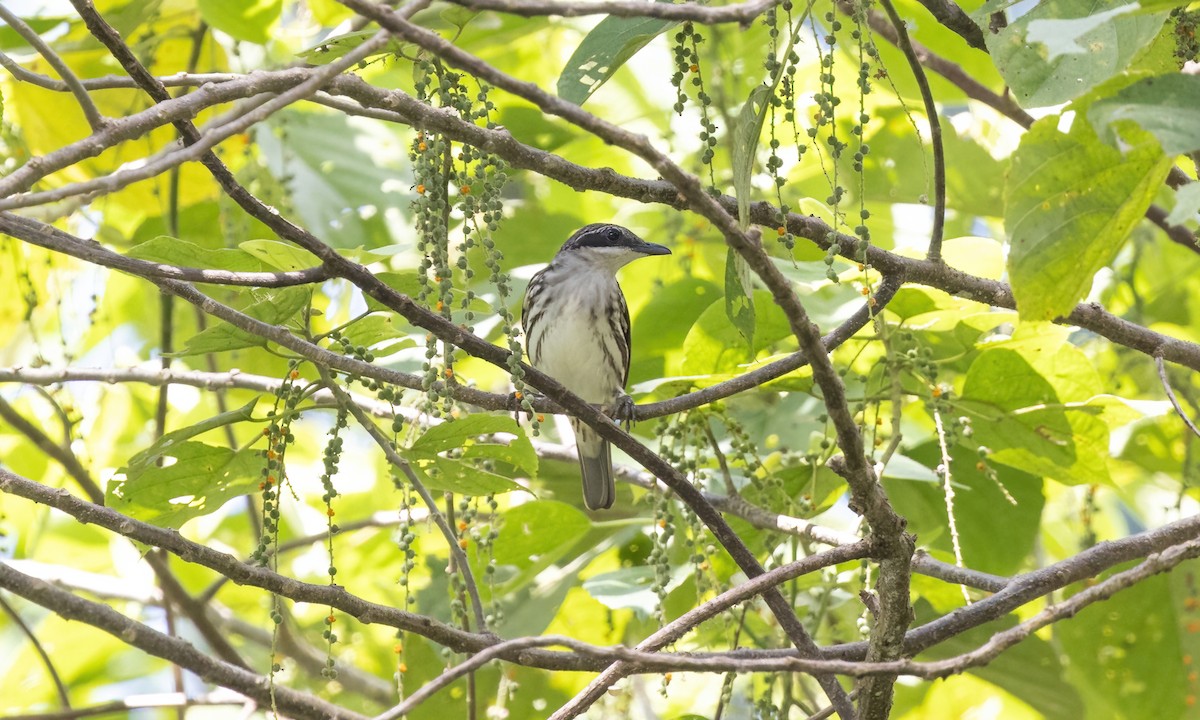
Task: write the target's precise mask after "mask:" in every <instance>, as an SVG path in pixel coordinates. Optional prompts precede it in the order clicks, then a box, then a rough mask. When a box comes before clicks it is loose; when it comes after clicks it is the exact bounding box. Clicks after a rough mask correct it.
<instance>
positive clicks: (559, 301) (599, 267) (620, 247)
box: [521, 223, 671, 510]
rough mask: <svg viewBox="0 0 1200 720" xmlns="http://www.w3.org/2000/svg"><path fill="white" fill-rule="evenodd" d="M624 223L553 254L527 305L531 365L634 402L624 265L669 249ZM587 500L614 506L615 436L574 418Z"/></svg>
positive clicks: (590, 395)
mask: <svg viewBox="0 0 1200 720" xmlns="http://www.w3.org/2000/svg"><path fill="white" fill-rule="evenodd" d="M670 254H671V251H670V250H669V249H668V248H666V247H664V246H662V245H655V244H654V243H648V242H646V241H645V240H642V239H641V238H639V237H638V236H637V235H634V234H633V233H632V232H630V231H629V230H627V229H625V228H623V227H621V226H620V225H610V224H606V223H598V224H594V225H588V226H587V227H584V228H582V229H580V230H579V231H577V232H576V233H575V234H574V235H572V236H571V239H569V240H567V242H565V243H564V244H563V246H562V248H560V249H559V251H558V254H557V255H555V256H554V260H552V261H551V262H550V264H549V265H548V266H546V268H545V269H544V270H542V271H541V272H539V273H538V274H536V275H534V276H533V279H532V280H530V282H529V289H528V290H527V291H526V292H525V303H524V305H523V307H522V311H521V312H522V315H521V317H522V324H523V325H524V328H525V351H526V352H527V353H528V354H529V361H530V363H531V364H532V365H533V366H534V367H535V368H537V369H538V370H541V371H542V372H544V373H546V374H547V375H549V376H551V377H553V378H554V379H555V380H557V381H559V382H560V383H562V384H563V385H564V386H565V387H566V388H567V389H568V390H570V391H571V392H573V393H575V394H576V395H578V396H579V397H581V398H583V399H584V400H586V401H588V402H590V403H595V404H599V405H611V404H613V403H617V402H620V401H624V402H628V396H627V395H625V383H626V382H627V381H628V380H629V308H628V307H627V306H626V305H625V295H624V294H623V293H622V292H621V286H620V285H618V284H617V275H616V273H617V270H619V269H620V268H621V267H623V266H624V265H626V264H628V263H630V262H633V261H634V260H637V259H638V258H640V257H644V256H646V255H670ZM571 427H572V429H574V431H575V445H576V447H577V448H578V450H579V470H580V472H581V473H582V474H583V502H584V504H585V505H587V507H588V509H590V510H601V509H604V508H607V507H611V506H612V504H613V499H614V497H615V495H616V487H615V486H614V484H613V477H612V456H611V453H610V450H609V446H608V441H607V440H604V439H602V438H601V437H600V436H599V435H598V434H597V433H596V431H594V430H592V429H591V428H589V427H588V426H587V425H585V424H583V423H582V422H580V421H579V420H576V419H574V418H572V419H571Z"/></svg>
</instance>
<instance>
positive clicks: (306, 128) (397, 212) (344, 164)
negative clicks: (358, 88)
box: [254, 110, 416, 248]
mask: <svg viewBox="0 0 1200 720" xmlns="http://www.w3.org/2000/svg"><path fill="white" fill-rule="evenodd" d="M254 140H255V142H256V143H257V145H258V148H259V150H260V151H261V152H262V155H263V158H264V159H265V160H266V164H267V168H268V169H269V170H270V172H271V174H272V175H274V176H275V177H276V178H287V181H286V182H287V189H288V191H289V193H290V197H291V201H292V207H293V208H294V209H295V213H296V215H298V216H299V217H300V218H301V219H302V220H303V221H304V224H305V226H306V227H307V228H309V229H310V230H312V232H314V233H316V234H317V235H319V236H320V238H321V239H322V240H324V241H325V242H326V243H328V244H330V245H332V246H334V247H336V248H355V247H359V246H366V247H367V248H375V247H380V246H383V245H390V244H392V243H394V242H395V238H396V237H400V236H402V235H403V236H405V237H407V236H408V233H410V232H411V229H410V226H409V224H408V222H407V217H406V216H407V215H408V213H409V212H410V210H409V207H410V206H409V202H410V201H411V200H412V199H413V198H414V197H416V193H415V192H414V191H413V189H412V180H411V179H408V180H405V179H402V178H405V177H409V176H410V175H411V171H410V168H409V165H408V151H407V149H406V147H405V145H404V143H403V142H402V141H401V139H400V138H399V137H398V136H397V135H396V134H395V133H392V132H390V131H389V130H388V129H387V128H385V127H383V126H382V125H380V124H378V123H375V122H374V121H366V120H364V119H361V118H351V117H347V116H345V115H343V114H341V113H315V112H304V111H301V110H287V111H283V112H280V113H277V114H275V115H273V116H272V117H271V119H270V120H268V121H267V122H266V123H263V124H261V125H257V126H255V129H254ZM406 173H409V174H407V175H406Z"/></svg>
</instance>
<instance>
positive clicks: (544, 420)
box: [537, 414, 546, 422]
mask: <svg viewBox="0 0 1200 720" xmlns="http://www.w3.org/2000/svg"><path fill="white" fill-rule="evenodd" d="M537 419H538V422H546V416H545V415H541V414H539V415H538V416H537Z"/></svg>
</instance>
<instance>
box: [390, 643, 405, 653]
mask: <svg viewBox="0 0 1200 720" xmlns="http://www.w3.org/2000/svg"><path fill="white" fill-rule="evenodd" d="M392 652H394V653H396V654H397V655H399V654H400V653H402V652H404V645H402V644H400V643H396V644H395V645H393V646H392Z"/></svg>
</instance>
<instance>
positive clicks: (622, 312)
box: [617, 286, 633, 393]
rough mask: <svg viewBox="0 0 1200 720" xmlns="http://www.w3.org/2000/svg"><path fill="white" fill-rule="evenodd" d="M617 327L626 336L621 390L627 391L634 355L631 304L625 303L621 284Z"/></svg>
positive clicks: (622, 359) (623, 346) (618, 287)
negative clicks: (630, 319) (630, 327)
mask: <svg viewBox="0 0 1200 720" xmlns="http://www.w3.org/2000/svg"><path fill="white" fill-rule="evenodd" d="M617 308H618V310H619V312H618V313H617V316H618V319H617V329H618V330H620V332H621V335H622V336H624V338H625V344H624V345H622V346H621V351H622V352H621V364H622V368H623V372H622V374H621V392H622V393H624V392H625V386H626V385H628V384H629V359H630V358H631V357H632V356H633V344H632V342H631V339H630V334H629V306H628V305H626V304H625V293H624V292H622V291H621V288H620V286H617Z"/></svg>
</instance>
